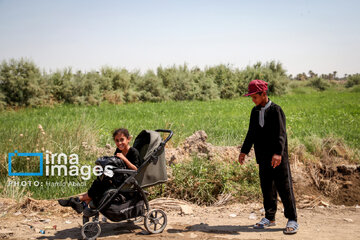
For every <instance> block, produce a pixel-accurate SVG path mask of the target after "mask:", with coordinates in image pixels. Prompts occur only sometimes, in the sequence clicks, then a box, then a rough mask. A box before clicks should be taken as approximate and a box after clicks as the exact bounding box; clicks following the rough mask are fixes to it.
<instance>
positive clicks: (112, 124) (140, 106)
mask: <svg viewBox="0 0 360 240" xmlns="http://www.w3.org/2000/svg"><path fill="white" fill-rule="evenodd" d="M270 98H271V100H272V101H273V102H275V103H277V104H279V105H280V106H281V107H282V108H283V110H284V112H285V114H286V117H287V130H288V135H289V138H290V140H291V141H292V140H297V141H299V142H300V143H304V144H305V145H306V141H308V139H309V137H314V136H315V137H318V138H326V137H334V138H338V139H341V140H342V141H343V142H344V143H346V144H347V145H348V146H349V147H351V148H352V149H354V150H356V151H358V150H359V149H360V125H359V124H360V102H359V99H360V93H359V92H350V91H335V90H328V91H325V92H315V93H312V94H303V93H293V94H288V95H285V96H280V97H277V96H276V97H275V96H274V97H270ZM252 107H253V103H252V101H251V99H250V98H239V99H234V100H216V101H204V102H201V101H184V102H162V103H133V104H124V105H110V104H102V105H100V106H75V105H59V106H55V107H52V108H50V107H43V108H38V109H31V108H27V109H20V110H16V111H15V110H7V111H2V112H0V123H1V124H0V134H1V140H0V149H1V159H0V173H1V183H2V186H1V189H0V191H1V192H2V195H11V194H14V195H16V192H19V191H21V187H20V188H14V189H12V188H11V187H8V186H7V185H6V182H7V181H8V180H10V179H13V180H14V179H20V180H23V179H24V178H25V179H26V180H28V179H30V178H31V177H12V178H10V177H8V172H7V167H8V166H7V161H8V158H7V154H8V153H9V152H13V151H14V150H18V152H36V151H37V152H44V151H43V150H49V151H51V152H53V153H55V152H57V153H60V152H64V153H66V154H70V153H77V154H78V155H79V159H80V162H81V163H85V162H87V163H93V162H94V161H95V160H96V158H97V157H98V156H94V155H93V154H91V153H87V152H85V151H84V149H82V148H81V144H82V142H87V143H88V144H89V145H96V146H98V147H103V146H104V145H105V144H107V143H110V144H112V145H113V141H112V139H111V132H112V130H114V129H115V128H118V127H126V128H128V129H129V130H130V133H131V134H132V135H133V136H134V137H135V136H136V135H137V134H138V133H139V132H140V131H141V130H142V129H158V128H166V129H171V130H173V131H174V133H175V135H174V137H173V139H172V141H171V142H170V143H169V145H170V146H177V145H178V144H179V143H181V142H182V141H183V140H184V139H185V138H186V137H188V136H190V135H191V134H192V133H193V132H194V131H196V130H205V131H206V133H207V134H208V137H209V138H208V142H210V143H212V144H214V145H240V144H241V143H242V141H243V140H244V137H245V135H246V132H247V128H248V121H249V116H250V111H251V109H252ZM39 124H41V125H42V127H43V130H44V132H45V134H42V133H41V131H39V129H38V125H39ZM29 167H31V166H29ZM41 178H42V179H44V178H45V177H41ZM31 179H36V178H35V177H32V178H31ZM56 179H57V180H59V179H62V180H64V179H63V178H61V177H58V178H54V179H51V181H55V180H56ZM78 180H79V179H78ZM90 182H91V180H90V181H88V184H90ZM29 189H30V191H31V192H32V194H33V197H36V198H55V197H60V196H65V195H70V194H75V193H79V192H81V191H85V190H86V187H79V188H62V189H57V188H46V189H44V188H43V189H39V188H36V187H27V188H26V190H29ZM26 190H25V191H24V193H25V192H26Z"/></svg>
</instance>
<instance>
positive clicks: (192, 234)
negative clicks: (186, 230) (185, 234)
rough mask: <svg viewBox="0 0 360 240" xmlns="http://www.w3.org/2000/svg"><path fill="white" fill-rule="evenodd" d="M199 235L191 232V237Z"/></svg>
mask: <svg viewBox="0 0 360 240" xmlns="http://www.w3.org/2000/svg"><path fill="white" fill-rule="evenodd" d="M197 236H198V235H197V234H195V233H191V234H190V238H197Z"/></svg>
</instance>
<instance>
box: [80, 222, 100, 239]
mask: <svg viewBox="0 0 360 240" xmlns="http://www.w3.org/2000/svg"><path fill="white" fill-rule="evenodd" d="M100 233H101V227H100V224H99V223H98V222H87V223H85V224H84V226H83V227H82V228H81V235H82V236H83V238H84V239H96V238H97V237H98V236H99V235H100Z"/></svg>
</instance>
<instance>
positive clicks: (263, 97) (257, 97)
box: [250, 93, 266, 106]
mask: <svg viewBox="0 0 360 240" xmlns="http://www.w3.org/2000/svg"><path fill="white" fill-rule="evenodd" d="M250 96H251V98H252V101H253V102H254V103H255V105H256V106H259V105H260V104H262V103H264V102H266V95H265V94H264V93H261V95H260V94H257V93H255V94H252V95H250Z"/></svg>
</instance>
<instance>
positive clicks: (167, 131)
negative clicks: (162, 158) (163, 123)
mask: <svg viewBox="0 0 360 240" xmlns="http://www.w3.org/2000/svg"><path fill="white" fill-rule="evenodd" d="M155 131H156V132H164V133H169V135H168V136H167V138H166V139H165V140H164V141H163V143H164V144H166V143H167V142H168V141H169V140H170V139H171V138H172V136H173V135H174V132H173V131H171V130H168V129H156V130H155Z"/></svg>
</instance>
